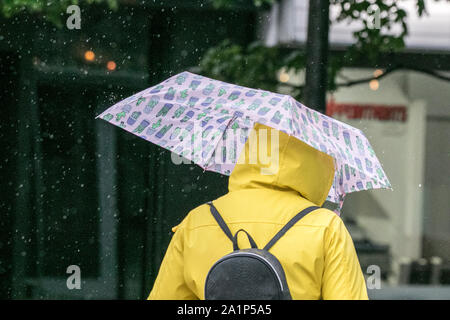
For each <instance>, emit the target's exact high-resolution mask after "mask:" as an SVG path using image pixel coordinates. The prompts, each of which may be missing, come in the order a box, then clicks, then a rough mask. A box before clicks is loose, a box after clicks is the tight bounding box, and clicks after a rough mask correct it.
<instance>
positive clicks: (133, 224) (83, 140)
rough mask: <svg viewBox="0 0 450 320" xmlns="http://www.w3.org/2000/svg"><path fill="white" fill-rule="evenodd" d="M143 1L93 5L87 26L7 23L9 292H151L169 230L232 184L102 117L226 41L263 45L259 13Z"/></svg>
mask: <svg viewBox="0 0 450 320" xmlns="http://www.w3.org/2000/svg"><path fill="white" fill-rule="evenodd" d="M133 3H134V2H133V1H131V2H128V4H127V5H121V6H120V7H119V9H118V10H117V11H110V10H108V9H107V8H105V7H102V6H86V7H82V11H81V18H82V20H81V29H80V30H77V29H73V30H69V29H67V28H66V27H65V25H64V26H63V27H62V28H58V27H55V26H54V25H52V24H51V23H48V22H45V21H44V20H43V19H40V18H39V17H36V16H32V15H20V16H16V17H12V18H10V19H2V20H0V83H1V92H0V95H1V101H2V113H3V117H2V122H1V130H0V137H1V141H2V142H3V144H4V145H3V146H4V147H3V148H2V160H1V163H0V180H1V181H2V182H1V183H2V188H1V189H2V195H1V201H0V211H1V213H2V219H1V222H0V223H1V232H0V250H1V255H0V257H1V260H0V262H1V263H0V297H1V298H4V299H9V298H33V299H46V298H58V299H59V298H69V299H72V298H76V299H78V298H81V299H89V298H96V299H114V298H122V299H130V298H145V297H146V296H147V295H148V293H149V291H150V289H151V286H152V284H153V281H154V279H155V277H156V274H157V272H158V268H159V265H160V262H161V260H162V257H163V254H164V252H165V249H166V247H167V245H168V242H169V240H170V236H171V232H170V230H171V228H172V227H173V226H174V225H176V224H178V223H179V222H181V219H182V218H183V217H184V216H185V214H186V213H187V212H188V211H189V210H191V209H192V208H194V207H196V206H198V205H199V204H201V203H203V202H206V201H208V200H209V199H210V198H211V197H217V196H219V195H221V194H223V193H225V192H226V187H227V181H226V179H224V178H222V177H220V176H218V175H215V174H208V173H206V174H203V172H202V170H201V169H200V168H198V167H196V166H193V165H192V166H186V165H183V166H176V165H173V164H172V163H171V160H170V153H169V152H167V151H164V150H162V149H161V148H157V147H155V146H153V145H151V144H149V143H147V142H145V141H144V140H141V139H135V138H134V137H133V136H132V135H129V134H127V133H125V132H122V130H115V129H114V128H112V127H111V126H109V125H108V124H106V123H104V122H103V121H99V120H95V116H96V115H97V114H99V113H100V111H103V110H104V109H106V108H107V107H108V106H110V105H112V104H113V103H115V102H117V101H119V100H121V99H123V98H125V97H127V96H129V95H131V94H133V93H135V92H138V91H140V90H143V89H144V88H147V87H149V86H150V85H152V84H155V83H157V82H159V81H161V80H163V79H165V78H167V77H169V76H170V75H173V74H175V73H178V72H180V71H183V70H185V69H186V68H188V67H191V66H195V65H196V64H197V63H198V62H199V59H200V58H201V57H202V54H203V53H204V52H205V50H206V49H207V48H208V47H210V46H212V45H214V44H216V43H218V42H219V41H221V40H223V39H224V38H231V39H234V40H235V41H237V42H241V43H248V42H250V41H252V40H253V39H254V36H255V32H254V24H253V21H254V18H255V15H254V12H253V11H252V10H251V8H247V7H245V6H243V7H239V8H236V9H230V10H225V11H217V10H213V9H212V8H211V7H210V6H199V5H198V4H197V3H196V2H195V1H182V2H181V1H164V2H161V4H154V2H149V4H148V5H146V6H142V5H137V4H133ZM205 17H208V18H207V19H206V18H205ZM236 30H239V32H238V33H237V32H236ZM205 186H206V187H205ZM194 193H195V195H196V196H195V197H192V195H193V194H194ZM70 265H76V266H79V268H80V271H81V289H79V290H77V289H73V290H69V289H68V288H67V285H66V280H67V278H68V277H69V276H70V274H68V273H67V268H68V267H69V266H70Z"/></svg>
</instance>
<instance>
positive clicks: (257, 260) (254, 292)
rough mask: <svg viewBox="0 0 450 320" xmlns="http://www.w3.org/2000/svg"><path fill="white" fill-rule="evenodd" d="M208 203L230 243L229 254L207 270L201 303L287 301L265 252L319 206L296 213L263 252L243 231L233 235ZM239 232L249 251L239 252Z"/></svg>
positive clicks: (280, 276)
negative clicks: (220, 301) (245, 236)
mask: <svg viewBox="0 0 450 320" xmlns="http://www.w3.org/2000/svg"><path fill="white" fill-rule="evenodd" d="M208 204H209V206H210V210H211V213H212V215H213V216H214V218H215V219H216V221H217V223H218V224H219V226H220V228H221V229H222V230H223V232H224V233H225V235H226V236H227V237H228V238H229V239H230V240H231V242H232V243H233V252H232V253H230V254H227V255H226V256H224V257H222V258H221V259H219V260H218V261H217V262H216V263H215V264H214V265H213V266H212V267H211V269H210V270H209V272H208V275H207V276H206V282H205V300H291V299H292V297H291V293H290V292H289V287H288V285H287V282H286V275H285V274H284V270H283V267H282V266H281V264H280V262H279V261H278V259H277V258H276V257H275V256H274V255H273V254H271V253H270V252H269V250H270V248H272V246H273V245H274V244H275V242H277V241H278V240H279V239H280V238H281V237H282V236H283V235H284V234H285V233H286V232H287V231H288V230H289V229H290V228H291V227H292V226H293V225H294V224H296V223H297V221H299V220H300V219H301V218H303V217H304V216H306V215H307V214H308V213H310V212H311V211H313V210H316V209H319V207H316V206H312V207H308V208H306V209H304V210H302V211H301V212H299V213H298V214H297V215H296V216H295V217H293V218H292V219H291V220H290V221H289V222H288V223H287V224H286V225H285V226H284V227H283V228H282V229H281V230H280V231H278V233H277V234H276V235H275V236H274V237H273V238H272V240H270V241H269V243H268V244H266V246H265V247H264V248H263V249H258V246H257V245H256V243H255V241H254V240H253V238H252V237H251V236H250V235H249V234H248V233H247V231H245V230H243V229H240V230H238V231H237V232H236V233H235V235H234V236H233V235H232V234H231V231H230V229H229V228H228V226H227V224H226V223H225V221H224V220H223V218H222V216H221V215H220V214H219V212H218V211H217V209H216V208H215V207H214V205H213V204H212V202H208ZM241 231H242V232H244V233H245V234H246V235H247V237H248V240H249V242H250V245H251V249H243V250H241V249H239V247H238V243H237V238H238V234H239V232H241Z"/></svg>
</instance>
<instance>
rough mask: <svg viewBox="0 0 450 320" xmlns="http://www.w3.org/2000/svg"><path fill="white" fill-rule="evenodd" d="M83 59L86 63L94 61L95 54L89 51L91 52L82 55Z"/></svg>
mask: <svg viewBox="0 0 450 320" xmlns="http://www.w3.org/2000/svg"><path fill="white" fill-rule="evenodd" d="M84 58H85V59H86V60H87V61H94V59H95V53H94V51H91V50H89V51H86V52H85V53H84Z"/></svg>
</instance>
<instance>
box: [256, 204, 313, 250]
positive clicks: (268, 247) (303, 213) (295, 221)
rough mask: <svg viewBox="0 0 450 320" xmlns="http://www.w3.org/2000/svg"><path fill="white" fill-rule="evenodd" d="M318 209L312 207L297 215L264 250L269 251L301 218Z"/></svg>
mask: <svg viewBox="0 0 450 320" xmlns="http://www.w3.org/2000/svg"><path fill="white" fill-rule="evenodd" d="M316 209H320V207H317V206H311V207H308V208H306V209H303V210H302V211H300V212H299V213H297V214H296V215H295V216H294V217H293V218H292V219H291V220H290V221H289V222H288V223H287V224H286V225H285V226H284V227H283V228H281V230H280V231H278V233H277V234H276V235H275V236H274V237H273V238H272V240H270V241H269V243H268V244H266V246H265V247H264V250H266V251H269V250H270V248H272V246H273V245H274V244H275V243H276V242H277V241H278V240H279V239H280V238H281V237H282V236H283V235H284V234H285V233H286V232H287V231H288V230H289V229H290V228H291V227H292V226H293V225H294V224H296V223H297V222H298V221H299V220H300V219H301V218H303V217H304V216H306V215H307V214H308V213H310V212H311V211H314V210H316Z"/></svg>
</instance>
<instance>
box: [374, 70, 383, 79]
mask: <svg viewBox="0 0 450 320" xmlns="http://www.w3.org/2000/svg"><path fill="white" fill-rule="evenodd" d="M383 73H384V72H383V70H381V69H377V70H375V71H374V72H373V76H374V77H375V78H378V77H379V76H381V75H382V74H383Z"/></svg>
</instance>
